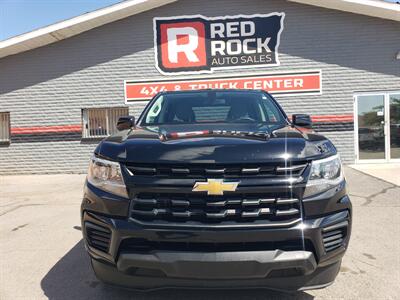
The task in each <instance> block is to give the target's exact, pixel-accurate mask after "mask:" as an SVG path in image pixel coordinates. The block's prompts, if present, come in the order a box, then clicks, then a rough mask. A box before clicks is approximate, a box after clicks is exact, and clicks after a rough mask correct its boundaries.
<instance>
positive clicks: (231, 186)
mask: <svg viewBox="0 0 400 300" xmlns="http://www.w3.org/2000/svg"><path fill="white" fill-rule="evenodd" d="M238 185H239V182H224V180H223V179H207V182H196V183H195V184H194V187H193V189H192V191H193V192H207V195H223V194H224V192H234V191H236V188H237V186H238Z"/></svg>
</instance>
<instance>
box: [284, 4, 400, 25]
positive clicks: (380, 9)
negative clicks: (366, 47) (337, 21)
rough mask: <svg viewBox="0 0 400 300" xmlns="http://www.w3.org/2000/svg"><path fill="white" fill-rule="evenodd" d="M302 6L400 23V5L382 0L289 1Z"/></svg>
mask: <svg viewBox="0 0 400 300" xmlns="http://www.w3.org/2000/svg"><path fill="white" fill-rule="evenodd" d="M288 1H290V2H296V3H301V4H307V5H313V6H319V7H323V8H328V9H335V10H341V11H345V12H350V13H354V14H359V15H366V16H370V17H376V18H381V19H387V20H392V21H397V22H400V5H399V4H396V3H389V2H385V1H381V0H324V1H320V0H288Z"/></svg>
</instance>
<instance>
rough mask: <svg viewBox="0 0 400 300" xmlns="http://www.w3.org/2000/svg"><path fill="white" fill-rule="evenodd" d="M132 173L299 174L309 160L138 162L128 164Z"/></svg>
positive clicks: (191, 175) (209, 175) (212, 175)
mask: <svg viewBox="0 0 400 300" xmlns="http://www.w3.org/2000/svg"><path fill="white" fill-rule="evenodd" d="M126 167H127V169H128V170H129V172H130V173H131V175H137V176H161V177H185V178H241V177H249V176H265V177H279V176H287V175H289V174H290V176H292V177H296V176H299V175H301V174H302V173H303V171H304V169H305V168H306V167H307V162H295V163H293V162H291V163H290V164H285V163H279V164H254V163H253V164H186V165H185V164H180V165H171V164H136V163H128V164H127V165H126Z"/></svg>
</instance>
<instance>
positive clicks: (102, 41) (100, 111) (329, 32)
mask: <svg viewBox="0 0 400 300" xmlns="http://www.w3.org/2000/svg"><path fill="white" fill-rule="evenodd" d="M390 5H392V4H390ZM393 5H396V4H393ZM393 7H394V6H393ZM271 13H283V14H284V19H283V23H282V25H283V27H282V28H281V31H280V38H279V51H272V52H274V53H275V52H276V53H277V55H278V58H279V64H270V65H268V64H265V65H263V66H252V65H245V66H243V67H242V68H216V69H215V70H212V72H198V73H196V72H192V73H191V74H189V75H187V74H182V73H177V74H174V73H173V72H171V73H172V74H165V72H160V69H159V68H157V63H160V62H157V53H155V52H156V51H155V48H157V47H156V46H155V40H156V39H157V36H155V35H157V29H156V28H155V18H156V19H157V18H165V17H174V18H172V19H179V18H182V16H194V15H196V16H197V15H201V16H203V17H208V18H211V17H225V18H226V16H231V17H235V18H236V19H237V18H240V17H241V16H242V17H243V16H244V17H245V18H251V17H248V16H252V17H253V18H255V17H256V16H257V15H260V14H262V15H264V16H268V15H269V14H271ZM399 15H400V12H399ZM246 16H247V17H246ZM236 19H233V20H236ZM239 21H240V20H239ZM239 21H238V22H239ZM235 22H236V21H235ZM244 26H245V25H244ZM249 28H250V27H249ZM244 30H245V31H246V28H244ZM249 30H250V29H249ZM238 31H240V28H239V29H238ZM232 32H233V34H235V32H236V31H234V30H233V31H232ZM245 35H246V33H245V34H244V36H245ZM53 36H54V34H53ZM59 39H60V40H59V41H57V42H53V43H49V44H46V45H43V46H41V47H36V48H33V49H29V50H28V51H20V52H19V53H13V54H12V55H3V57H1V58H0V128H1V130H0V135H1V138H0V143H1V145H0V174H22V173H82V172H86V168H87V165H88V161H89V157H90V155H91V153H92V151H93V150H94V148H95V147H96V145H97V144H98V142H99V139H101V138H102V137H103V136H105V135H107V134H109V133H111V132H113V131H114V130H115V128H114V126H115V125H114V123H115V121H116V119H117V118H118V116H119V115H125V114H127V113H129V114H132V115H134V116H136V117H138V116H139V114H140V113H141V111H142V110H143V108H144V106H145V105H146V103H147V101H146V100H143V99H139V100H134V99H133V98H132V99H128V98H129V95H127V94H126V93H127V86H129V84H131V82H134V83H136V84H137V83H138V82H139V83H140V82H142V83H149V82H150V83H151V82H153V81H154V82H159V83H161V86H162V83H163V82H164V83H165V82H166V80H169V81H171V80H178V81H179V80H181V81H180V82H185V81H187V80H188V78H190V79H191V80H193V81H195V82H197V83H198V81H199V80H200V82H202V81H201V80H210V79H213V78H217V79H220V78H223V79H224V80H227V79H233V80H239V79H240V78H241V77H240V76H242V75H243V76H245V77H246V76H247V77H248V78H251V77H256V78H257V76H261V77H262V76H267V77H268V76H270V77H271V76H272V77H273V78H275V79H276V77H279V76H302V75H304V74H309V73H312V74H314V75H316V76H317V77H318V80H320V82H319V84H320V85H318V86H317V87H316V90H314V91H313V92H312V93H309V92H308V93H307V90H306V89H304V90H303V91H299V92H288V93H278V92H277V93H276V94H275V97H276V99H277V100H278V101H279V103H280V104H281V105H282V106H283V108H284V109H285V111H286V112H287V113H288V114H289V115H290V114H292V113H307V114H310V115H311V116H312V118H313V121H314V127H315V130H316V131H317V132H320V133H322V134H324V135H325V136H327V137H328V138H330V139H331V140H332V141H333V142H334V144H335V145H336V146H337V148H338V150H339V153H340V155H341V157H342V159H343V161H344V162H345V163H354V162H363V161H382V162H391V161H395V160H396V159H400V57H397V56H400V55H399V54H398V53H399V51H400V22H399V21H398V20H393V19H387V18H382V17H375V16H368V15H363V14H357V13H352V12H346V11H342V10H338V9H330V8H324V7H318V6H314V5H306V4H302V3H297V2H292V1H282V0H270V1H263V0H246V1H244V0H233V1H232V0H230V1H228V0H214V1H194V0H184V1H175V2H171V3H167V4H165V5H159V6H157V7H153V8H152V9H148V10H142V11H141V12H139V13H135V14H132V15H128V16H125V17H123V18H120V19H119V20H116V21H113V22H110V23H107V24H103V25H101V26H97V27H94V28H91V29H90V30H87V31H84V32H81V33H79V34H75V35H73V36H71V37H68V38H59ZM21 43H26V44H28V45H29V40H28V41H24V42H21ZM182 43H183V44H185V41H184V40H183V42H182ZM261 43H262V42H261ZM3 44H4V42H3ZM178 44H179V43H178ZM0 45H1V44H0ZM160 49H161V48H160ZM235 49H236V50H237V48H235ZM265 49H266V48H265ZM1 51H2V50H1V47H0V54H1ZM232 51H235V50H232ZM238 74H240V75H238ZM247 77H246V78H247ZM196 80H197V81H196ZM125 84H126V85H127V86H125ZM139 87H140V85H139ZM145 87H146V88H151V87H152V86H151V85H150V86H145ZM158 87H160V85H158ZM257 87H259V86H257ZM130 91H132V90H130ZM128 92H129V90H128ZM134 92H135V91H133V93H134ZM144 93H151V90H149V91H146V90H144ZM143 98H145V97H143Z"/></svg>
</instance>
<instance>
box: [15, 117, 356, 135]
mask: <svg viewBox="0 0 400 300" xmlns="http://www.w3.org/2000/svg"><path fill="white" fill-rule="evenodd" d="M311 119H312V121H313V122H315V123H323V122H327V123H342V122H353V115H351V114H348V115H320V116H311ZM81 131H82V126H81V125H52V126H33V127H13V128H11V134H35V133H49V132H54V133H60V132H81Z"/></svg>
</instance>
